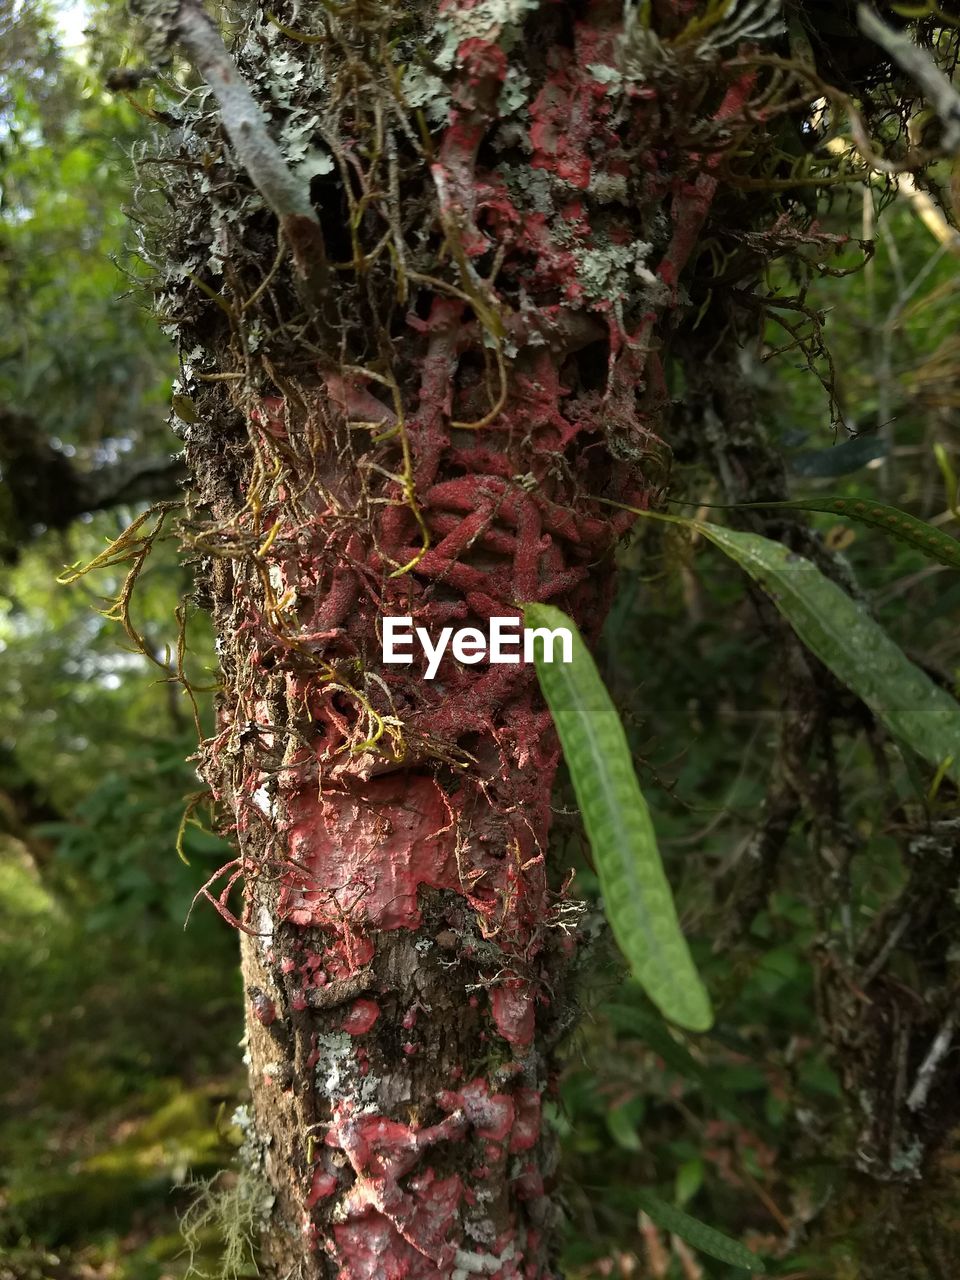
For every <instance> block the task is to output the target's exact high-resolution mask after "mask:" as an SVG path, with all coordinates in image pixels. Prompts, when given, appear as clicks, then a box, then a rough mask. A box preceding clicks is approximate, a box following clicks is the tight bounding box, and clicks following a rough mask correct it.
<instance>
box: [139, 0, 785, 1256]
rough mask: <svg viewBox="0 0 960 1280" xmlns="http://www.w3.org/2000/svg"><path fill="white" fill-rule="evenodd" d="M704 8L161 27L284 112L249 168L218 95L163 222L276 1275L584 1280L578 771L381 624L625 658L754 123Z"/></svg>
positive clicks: (227, 98)
mask: <svg viewBox="0 0 960 1280" xmlns="http://www.w3.org/2000/svg"><path fill="white" fill-rule="evenodd" d="M174 7H175V8H176V6H174ZM688 8H689V6H685V5H677V6H674V5H667V4H663V5H658V4H655V5H654V6H653V17H652V26H651V27H649V28H648V27H646V26H643V25H641V24H640V22H639V20H635V21H631V22H628V23H627V25H626V27H625V25H624V18H623V11H622V8H621V6H620V5H619V4H603V3H600V4H594V5H592V6H589V7H581V6H574V5H568V4H559V5H553V6H550V7H543V8H538V7H537V6H536V5H535V4H533V3H528V2H527V0H520V2H518V3H512V4H505V5H499V4H494V3H481V4H476V5H471V4H468V3H461V2H460V0H454V2H452V3H451V2H449V0H448V2H445V3H443V4H441V5H440V6H439V8H434V7H433V6H432V5H430V4H424V3H421V4H417V5H415V6H411V7H408V8H407V9H404V10H402V11H400V10H391V9H390V7H389V6H371V5H368V4H366V3H357V4H356V5H345V6H334V5H329V6H324V8H323V9H320V8H319V7H318V8H316V9H314V10H306V11H305V10H302V9H301V10H299V11H297V16H296V19H295V18H294V16H293V10H292V9H289V7H288V6H285V7H283V8H281V10H280V13H279V16H278V17H276V18H274V17H272V16H269V17H268V16H267V15H266V13H265V12H264V11H261V10H257V11H256V12H255V13H254V14H253V15H252V16H251V17H250V18H249V20H247V21H246V23H245V25H244V29H243V30H242V31H240V33H239V35H238V39H237V48H236V53H235V55H234V56H235V57H236V60H237V65H236V66H235V67H233V69H232V70H231V68H230V66H227V65H226V64H225V63H224V60H223V57H222V56H221V53H220V51H219V50H218V49H217V47H216V45H215V42H212V41H211V38H210V32H209V31H207V30H206V29H205V28H204V27H203V23H202V20H200V19H198V15H197V12H196V10H195V8H192V7H190V6H189V5H187V4H184V5H181V6H180V7H179V9H178V10H177V12H176V14H175V15H174V17H173V18H172V19H171V17H170V6H166V8H165V9H164V10H163V11H162V12H159V14H154V20H153V25H154V29H155V30H154V34H156V28H157V26H158V24H159V25H160V26H161V27H162V25H163V22H166V23H167V24H168V34H170V33H172V34H173V35H174V36H177V37H179V38H181V39H183V40H184V42H185V44H186V47H187V49H188V50H189V51H191V53H193V55H194V56H195V61H196V63H197V65H198V67H200V69H201V70H202V71H203V73H204V75H206V76H207V78H208V79H209V80H210V83H211V85H212V87H213V91H214V93H215V94H216V96H217V98H218V100H219V101H220V103H221V105H222V106H223V107H224V110H227V109H228V108H229V104H230V103H236V102H240V103H241V107H242V115H243V119H242V121H240V122H238V120H237V119H234V120H233V121H232V122H231V121H229V120H228V121H226V125H227V135H229V137H227V136H225V134H224V131H223V127H222V123H221V119H220V113H219V110H218V107H217V103H216V102H215V101H214V100H213V98H211V97H210V96H206V97H204V96H203V95H202V94H199V93H196V92H195V93H194V94H193V95H192V96H191V97H189V98H187V99H186V100H185V101H184V103H182V104H181V106H180V108H179V109H178V110H177V112H176V113H174V114H176V116H177V124H178V127H177V130H176V132H175V133H174V134H173V135H172V136H171V138H170V139H169V140H167V142H166V143H165V144H164V145H163V148H162V151H161V154H160V159H161V160H162V161H163V163H164V165H165V166H166V167H165V169H164V170H163V171H164V173H165V174H166V175H167V180H168V183H169V192H168V198H169V201H170V204H171V207H172V212H171V211H170V210H167V211H166V212H164V213H162V214H160V213H158V211H157V209H156V208H155V207H154V205H153V204H152V203H151V197H150V193H149V191H146V192H145V193H142V195H141V209H140V217H141V224H142V225H143V226H144V228H145V231H144V252H145V253H146V254H147V256H149V257H152V258H153V261H154V262H155V264H156V266H157V270H158V272H159V275H160V288H159V298H160V303H159V305H160V310H161V312H162V315H163V319H164V320H165V322H166V323H167V324H168V325H170V326H171V328H172V329H173V330H174V331H175V333H176V336H177V339H178V342H179V347H180V351H181V358H182V364H183V369H182V377H181V386H180V392H181V395H182V397H184V398H187V399H188V402H189V403H190V404H192V407H193V410H195V414H194V412H190V413H188V415H187V416H189V417H193V416H196V422H194V423H190V424H182V425H181V427H180V431H181V434H182V436H183V438H184V440H185V443H186V455H187V460H188V463H189V465H190V468H191V471H192V474H193V477H194V490H193V492H194V496H193V499H192V501H191V510H190V515H189V518H188V520H187V521H186V522H185V526H184V536H185V541H186V545H187V546H188V548H190V550H191V552H192V554H193V555H194V556H195V557H196V558H197V559H198V560H199V561H200V562H201V568H200V576H201V580H202V584H203V586H202V591H203V593H204V595H205V597H206V599H207V600H208V602H209V604H210V605H211V606H212V610H213V616H214V620H215V625H216V630H217V635H218V650H219V653H220V658H221V662H222V667H223V693H222V696H221V698H220V704H219V724H218V731H217V734H216V736H215V737H214V738H213V739H211V740H209V741H207V742H205V743H204V744H203V746H202V748H201V753H200V760H201V772H202V774H203V776H204V778H205V779H206V780H207V782H208V783H209V786H210V788H211V790H212V791H213V793H214V795H215V796H216V797H217V798H218V800H219V801H220V802H221V803H222V805H223V807H224V810H225V811H226V812H227V813H228V814H229V815H230V819H229V821H230V823H231V824H232V826H233V828H234V830H235V833H236V838H237V844H238V849H237V858H236V860H235V862H233V863H231V864H230V865H229V866H228V867H226V868H224V869H223V877H224V878H222V879H218V878H215V879H214V880H213V881H211V882H210V883H209V884H208V886H207V888H206V889H205V890H204V892H205V893H206V894H207V896H208V897H210V898H211V900H212V901H213V902H214V904H215V905H216V906H217V908H218V909H219V910H220V911H221V913H222V914H223V915H224V916H225V917H227V918H228V919H229V920H230V921H231V923H233V924H234V925H236V926H237V927H238V928H239V929H240V930H241V933H242V935H243V942H242V945H243V970H244V978H245V984H246V991H247V996H248V1052H249V1062H250V1081H251V1090H252V1094H253V1108H252V1117H251V1123H250V1127H249V1130H248V1135H247V1139H248V1140H247V1147H246V1151H247V1156H248V1158H249V1160H250V1161H251V1162H252V1164H253V1165H254V1166H256V1168H258V1169H259V1170H260V1172H261V1173H262V1174H263V1176H264V1177H265V1179H266V1181H267V1183H268V1184H269V1187H270V1188H271V1191H272V1194H273V1196H274V1200H273V1204H272V1207H271V1209H270V1211H269V1215H268V1220H267V1222H266V1223H265V1231H264V1237H263V1239H264V1250H265V1255H266V1266H267V1270H268V1273H269V1274H272V1275H275V1276H284V1277H286V1276H292V1275H296V1276H300V1277H305V1278H310V1280H314V1278H318V1280H319V1278H320V1277H326V1276H333V1275H337V1276H340V1277H343V1280H351V1278H355V1280H359V1278H360V1277H411V1278H416V1277H428V1276H429V1277H434V1276H442V1277H457V1278H458V1280H466V1278H467V1277H470V1276H474V1275H483V1276H495V1277H500V1278H501V1280H510V1278H511V1277H530V1278H535V1277H545V1276H550V1275H553V1274H555V1271H554V1266H555V1256H556V1250H557V1242H558V1230H557V1227H558V1210H557V1207H556V1205H555V1204H554V1203H553V1202H552V1200H551V1195H550V1180H551V1174H552V1172H553V1167H554V1155H553V1151H552V1142H551V1139H550V1134H549V1126H548V1125H545V1124H544V1120H543V1115H544V1105H545V1103H546V1102H548V1101H549V1099H550V1096H551V1090H552V1088H553V1082H554V1079H555V1074H556V1069H557V1061H556V1048H557V1044H558V1042H559V1040H560V1038H561V1036H562V1034H563V1032H564V1030H565V1029H566V1028H567V1027H568V1026H569V1025H570V1023H571V1021H572V1001H571V996H570V992H569V989H568V987H569V984H568V980H567V976H566V975H567V970H568V966H569V963H570V960H571V958H572V956H573V955H574V953H575V950H576V945H577V931H576V921H577V915H578V908H577V904H575V903H573V902H571V901H570V900H569V898H568V896H567V894H566V892H565V888H564V879H565V876H564V868H562V867H557V866H551V865H550V862H549V859H548V857H547V850H548V839H549V829H550V816H551V809H550V790H551V784H552V781H553V776H554V771H555V768H556V764H557V759H558V748H557V744H556V740H555V738H554V735H553V731H552V729H551V726H550V722H549V718H548V715H547V713H546V711H545V709H544V706H543V704H542V702H541V700H540V697H539V694H538V691H537V687H536V680H535V677H534V674H533V672H532V670H531V669H530V668H528V667H526V666H524V665H523V664H519V665H506V666H491V665H487V664H486V663H480V664H479V665H465V664H462V663H459V662H457V661H455V660H454V659H453V658H452V657H450V656H449V655H448V656H447V657H445V658H444V660H443V662H442V663H441V666H440V669H439V672H438V674H437V677H436V679H434V680H432V681H428V680H427V679H425V671H424V668H423V663H422V662H421V661H420V660H419V659H416V660H415V661H414V663H413V665H412V666H409V667H397V666H385V665H384V664H383V662H382V660H381V644H380V636H381V626H382V619H383V617H385V616H392V615H394V616H395V615H401V616H406V617H411V618H412V619H413V620H414V622H415V623H416V624H417V625H420V626H424V627H426V628H428V629H429V630H430V631H431V633H432V634H433V635H434V637H435V636H436V634H437V631H438V629H439V628H440V627H442V626H447V625H453V626H464V625H471V626H476V627H478V628H481V629H483V630H485V629H486V627H487V624H488V622H489V619H490V618H491V617H497V616H514V617H515V616H517V613H518V606H519V605H520V604H521V603H522V602H523V601H527V600H537V601H544V600H549V601H550V602H552V603H555V604H558V605H559V606H560V607H562V608H563V609H565V610H566V611H567V612H568V613H570V614H571V615H572V616H573V617H574V618H575V619H576V621H577V622H578V624H579V625H580V627H581V629H582V630H583V631H584V632H585V634H586V635H587V637H588V639H589V638H595V637H596V635H597V633H598V631H599V628H600V625H601V623H602V620H603V616H604V612H605V610H606V607H607V604H608V602H609V599H610V596H611V591H612V583H613V551H614V547H615V544H616V541H617V539H618V537H619V536H620V535H621V534H622V533H623V532H624V531H625V530H626V529H627V527H628V526H629V522H630V520H631V516H630V514H629V513H628V512H626V511H624V510H623V509H622V507H624V506H625V507H644V506H646V505H647V504H648V503H649V502H650V501H651V498H652V497H653V495H654V494H655V493H656V490H657V488H658V486H659V485H661V484H662V482H663V479H664V475H665V468H664V463H665V457H666V450H665V449H664V447H663V446H662V445H661V444H660V442H659V440H658V438H657V430H658V425H659V422H660V415H661V412H662V409H663V406H664V404H665V403H666V399H667V394H666V388H665V384H664V377H663V370H662V347H663V343H664V341H665V339H666V337H667V335H668V334H669V331H670V328H671V325H672V317H673V316H674V315H675V314H677V313H678V311H680V310H682V308H683V306H684V303H685V300H686V299H685V293H684V291H683V288H682V285H681V276H682V273H683V272H684V269H685V267H686V266H687V264H688V262H689V260H690V258H691V255H692V254H693V253H694V252H695V250H696V248H697V246H698V242H699V237H700V235H701V231H702V227H703V224H704V221H705V219H706V218H707V216H708V214H709V211H710V208H711V203H712V201H713V199H714V196H715V193H716V190H717V183H718V178H717V172H718V166H719V164H720V160H721V157H722V155H723V153H724V151H725V150H726V149H729V148H730V147H732V146H733V145H734V143H737V144H741V143H742V141H743V138H744V137H745V136H746V134H747V133H748V132H749V131H750V129H751V128H752V127H753V119H754V117H753V116H752V115H750V114H749V113H748V111H747V108H748V106H749V101H750V98H751V94H752V93H753V92H754V88H755V83H756V73H755V72H754V71H750V70H745V69H744V67H743V65H742V64H738V65H737V66H735V67H728V66H727V65H726V64H725V63H724V61H723V59H724V57H725V56H728V55H732V54H734V53H736V51H737V44H738V39H739V27H738V26H737V24H736V23H733V24H732V25H731V26H730V27H729V29H728V28H727V27H725V25H724V22H723V21H719V22H718V23H715V24H714V26H713V28H711V34H710V39H709V40H707V39H706V37H703V38H701V37H697V38H693V37H690V38H687V34H688V28H687V25H686V24H687V22H688V18H689V14H688V13H687V12H686V11H687V9H688ZM691 29H692V28H691ZM755 34H757V33H756V32H755ZM759 34H762V33H759ZM418 50H424V51H425V53H424V54H422V55H421V54H418V52H417V51H418ZM234 76H237V77H240V76H242V77H243V78H244V79H245V80H246V82H247V83H248V85H249V86H250V92H251V94H252V98H251V97H250V96H249V95H246V94H244V93H239V96H238V91H237V86H236V84H235V83H234V82H233V77H234ZM257 102H259V103H260V105H261V108H262V109H263V112H264V114H263V115H262V117H260V116H258V115H257V113H256V103H257ZM238 109H239V108H238ZM251 139H252V140H253V141H251ZM271 139H272V141H271ZM254 143H255V146H254ZM273 146H275V147H276V148H277V149H278V151H277V154H274V153H273V151H271V147H273ZM253 150H255V151H256V155H255V156H253V154H252V152H253ZM248 153H249V154H248ZM278 156H279V157H280V159H281V160H282V162H283V163H284V164H286V165H288V166H289V173H288V174H287V175H286V176H282V177H281V180H277V178H276V175H277V172H278V170H277V167H276V166H277V163H278ZM304 166H306V167H304ZM144 172H145V173H147V172H149V174H150V175H151V177H150V181H152V180H153V178H152V175H153V174H155V172H156V169H155V168H151V169H150V170H149V171H148V170H144ZM258 175H260V176H258ZM262 175H267V176H265V177H264V176H262ZM288 178H289V179H290V181H287V179H288ZM296 181H300V182H301V183H302V185H303V194H304V195H306V194H307V193H308V194H309V199H308V200H307V201H306V202H305V200H304V199H303V198H301V196H299V195H297V193H296V189H295V188H296ZM278 192H279V194H278ZM311 208H313V209H315V210H316V219H314V218H313V216H312V215H311V213H310V209H311ZM741 214H742V217H743V218H744V221H745V223H749V220H750V218H751V217H752V216H753V215H752V213H751V211H750V210H749V207H748V204H747V202H741ZM278 232H279V242H278ZM278 248H279V252H278ZM241 882H242V886H243V898H242V906H237V907H234V905H233V899H231V896H230V892H231V888H232V887H233V886H234V885H236V884H238V883H241Z"/></svg>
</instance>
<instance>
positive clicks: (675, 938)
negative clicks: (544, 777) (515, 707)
mask: <svg viewBox="0 0 960 1280" xmlns="http://www.w3.org/2000/svg"><path fill="white" fill-rule="evenodd" d="M524 622H525V624H526V626H528V627H546V628H548V629H549V630H555V629H556V628H558V627H564V628H566V629H567V630H569V632H570V634H571V636H572V640H573V652H572V658H573V661H572V662H570V663H564V662H559V661H556V662H546V661H545V660H544V653H543V642H542V640H540V639H536V642H535V661H536V668H537V675H538V677H539V679H540V686H541V688H542V689H543V694H544V697H545V698H546V700H547V704H548V706H549V707H550V711H551V714H552V715H553V719H554V723H555V724H556V726H557V732H558V733H559V735H560V742H561V744H562V746H563V754H564V757H565V758H566V761H567V767H568V768H569V770H570V777H571V779H572V781H573V786H574V790H575V791H576V794H577V800H578V802H579V805H580V811H581V813H582V814H583V821H584V826H585V827H586V830H587V835H588V836H589V839H590V845H591V847H592V849H593V856H594V861H595V863H596V868H597V874H598V876H599V878H600V887H601V890H602V892H603V900H604V907H605V910H606V913H607V918H608V920H609V921H610V927H611V929H612V930H613V936H614V937H615V938H616V940H617V943H618V945H619V946H620V949H621V951H622V952H623V953H624V955H625V956H626V958H627V959H628V960H629V962H630V966H631V969H632V970H633V973H634V976H635V977H636V978H637V980H638V982H640V983H641V984H642V985H643V987H644V989H645V990H646V992H647V994H648V995H649V997H650V999H651V1000H652V1001H653V1002H654V1004H656V1005H657V1007H658V1008H659V1009H660V1010H661V1012H662V1013H663V1014H664V1015H665V1016H666V1017H668V1018H672V1019H673V1021H674V1022H677V1023H679V1024H680V1026H683V1027H687V1028H688V1029H689V1030H691V1031H705V1030H706V1029H707V1027H709V1026H710V1024H711V1022H712V1021H713V1015H712V1012H711V1009H710V1000H709V997H708V996H707V993H706V990H705V989H704V987H703V984H702V983H701V982H700V979H699V977H698V975H697V971H696V969H695V968H694V965H693V961H692V960H691V958H690V952H689V951H688V949H687V944H686V942H685V940H684V937H683V934H682V933H681V931H680V925H679V922H678V920H677V913H676V908H675V907H674V904H673V895H672V894H671V892H670V886H669V884H668V883H667V878H666V876H665V875H664V871H663V866H662V864H661V862H660V854H659V852H658V850H657V841H656V836H655V834H654V830H653V823H652V822H651V820H650V813H649V810H648V809H647V804H646V801H645V800H644V798H643V793H642V792H641V790H640V784H639V782H638V781H637V775H636V774H635V772H634V769H633V761H632V759H631V756H630V748H629V746H628V745H627V739H626V735H625V733H624V731H623V726H622V725H621V723H620V718H619V716H618V715H617V712H616V709H615V708H614V705H613V703H612V702H611V700H610V695H609V694H608V693H607V691H606V689H605V688H604V685H603V681H602V680H601V679H600V675H599V673H598V671H597V668H596V666H595V665H594V662H593V659H592V658H591V656H590V653H589V651H588V649H587V647H586V645H585V644H584V643H583V640H582V638H581V636H580V634H579V632H578V631H577V628H576V626H575V624H574V623H573V621H572V620H571V619H570V618H568V617H567V615H566V614H565V613H562V612H561V611H560V610H559V609H555V608H553V607H552V606H551V605H542V604H529V605H526V606H525V607H524Z"/></svg>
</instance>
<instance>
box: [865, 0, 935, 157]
mask: <svg viewBox="0 0 960 1280" xmlns="http://www.w3.org/2000/svg"><path fill="white" fill-rule="evenodd" d="M857 19H858V21H859V23H860V30H861V31H862V32H863V33H864V35H866V36H869V37H870V39H871V40H873V41H874V42H875V43H876V44H878V45H879V46H880V48H881V49H882V50H883V51H884V53H886V54H887V55H888V56H889V57H890V58H891V59H892V60H893V61H894V62H895V63H896V64H897V66H898V67H899V68H900V69H901V71H904V72H906V74H907V75H908V76H910V78H911V79H912V80H914V81H916V83H917V84H918V85H919V86H920V88H921V89H922V90H923V93H924V96H925V97H926V99H927V103H928V105H929V106H930V107H931V108H932V109H933V110H934V111H935V112H936V113H937V115H938V116H939V117H940V119H941V120H942V121H943V148H944V150H945V151H949V152H951V153H953V152H957V151H960V94H958V93H957V91H956V89H954V87H953V85H952V84H951V83H950V81H949V79H948V78H947V77H946V76H945V75H944V73H943V72H942V71H941V70H940V68H939V67H938V66H937V64H936V63H935V62H934V60H933V58H931V57H930V55H929V54H928V53H926V52H925V50H923V49H921V48H919V46H917V45H916V44H914V42H913V41H912V40H911V39H910V37H909V36H908V35H905V34H904V33H903V32H900V31H894V30H893V29H892V28H890V27H888V26H887V24H886V23H885V22H883V21H881V19H880V18H879V17H878V16H877V14H876V13H874V11H873V10H872V9H871V8H870V7H869V6H868V5H865V4H861V5H858V6H857Z"/></svg>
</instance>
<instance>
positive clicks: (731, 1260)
mask: <svg viewBox="0 0 960 1280" xmlns="http://www.w3.org/2000/svg"><path fill="white" fill-rule="evenodd" d="M636 1198H637V1201H638V1204H639V1207H640V1209H641V1210H642V1211H643V1212H644V1213H645V1214H646V1215H647V1217H648V1218H649V1219H650V1220H651V1222H655V1223H656V1224H657V1226H658V1227H662V1228H663V1229H664V1231H669V1232H670V1233H671V1234H672V1235H675V1236H679V1237H680V1239H681V1240H686V1242H687V1244H692V1245H693V1247H694V1248H695V1249H699V1251H700V1252H701V1253H706V1254H709V1256H710V1257H711V1258H717V1259H719V1260H720V1262H725V1263H726V1264H727V1265H728V1266H731V1267H742V1268H743V1269H744V1270H745V1271H756V1272H759V1273H760V1274H761V1275H762V1274H764V1266H763V1263H762V1262H761V1260H760V1259H759V1258H758V1257H757V1255H756V1254H755V1253H751V1252H750V1250H749V1249H748V1248H747V1247H746V1246H745V1245H742V1244H740V1243H739V1242H738V1241H736V1240H731V1239H730V1237H729V1236H725V1235H724V1234H723V1232H721V1231H717V1230H716V1229H715V1228H714V1227H708V1226H707V1224H706V1223H705V1222H701V1221H700V1219H699V1218H692V1217H691V1216H690V1214H689V1213H684V1212H683V1210H682V1209H677V1208H676V1207H675V1206H674V1205H672V1204H667V1202H666V1201H665V1200H661V1199H660V1198H659V1196H655V1195H652V1194H651V1193H650V1192H649V1191H639V1192H637V1195H636Z"/></svg>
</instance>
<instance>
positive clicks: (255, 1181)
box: [180, 1166, 275, 1280]
mask: <svg viewBox="0 0 960 1280" xmlns="http://www.w3.org/2000/svg"><path fill="white" fill-rule="evenodd" d="M185 1185H186V1186H187V1188H188V1189H189V1190H191V1191H193V1192H194V1193H195V1196H194V1200H193V1203H192V1204H191V1205H190V1207H189V1208H188V1209H187V1210H186V1212H185V1213H184V1214H183V1215H182V1217H181V1219H180V1231H181V1233H182V1235H183V1239H184V1242H185V1243H186V1246H187V1251H188V1253H189V1263H188V1266H187V1276H188V1277H189V1276H201V1277H204V1280H236V1277H237V1276H240V1275H242V1274H245V1273H246V1272H247V1268H248V1266H249V1265H250V1264H251V1263H252V1262H253V1261H254V1258H255V1250H256V1243H257V1240H258V1238H259V1235H260V1232H261V1231H262V1230H263V1228H264V1227H265V1226H266V1224H267V1222H268V1220H269V1217H270V1211H271V1209H272V1208H273V1204H274V1199H275V1197H274V1194H273V1192H272V1190H271V1189H270V1186H269V1184H268V1183H267V1181H266V1179H265V1178H264V1177H263V1175H262V1174H261V1173H260V1172H259V1170H257V1169H255V1168H253V1167H246V1166H245V1167H243V1168H241V1169H240V1170H239V1171H238V1172H237V1173H236V1174H233V1173H218V1174H216V1175H215V1176H214V1177H212V1178H202V1179H198V1180H196V1181H194V1182H188V1183H186V1184H185ZM211 1232H215V1233H216V1234H217V1235H218V1236H219V1237H220V1239H221V1240H222V1242H223V1250H222V1253H221V1254H220V1257H219V1259H218V1261H217V1264H216V1266H215V1268H214V1269H213V1270H212V1271H205V1270H201V1268H200V1267H199V1266H198V1265H197V1263H198V1259H199V1257H200V1254H201V1250H203V1249H205V1248H206V1247H207V1241H208V1237H209V1236H210V1234H211Z"/></svg>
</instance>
